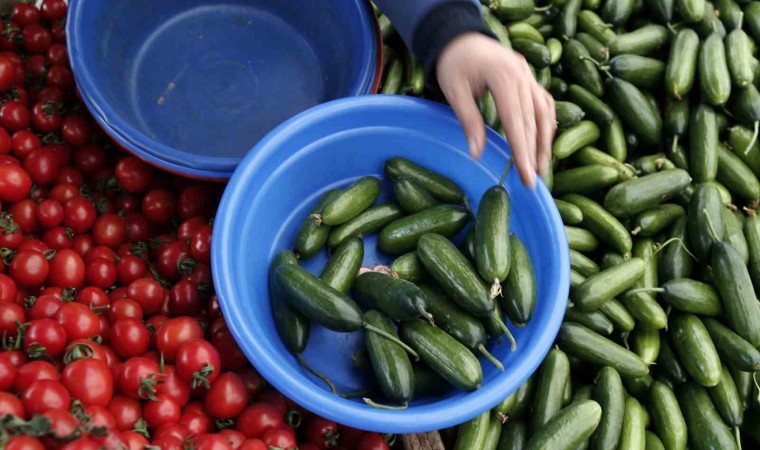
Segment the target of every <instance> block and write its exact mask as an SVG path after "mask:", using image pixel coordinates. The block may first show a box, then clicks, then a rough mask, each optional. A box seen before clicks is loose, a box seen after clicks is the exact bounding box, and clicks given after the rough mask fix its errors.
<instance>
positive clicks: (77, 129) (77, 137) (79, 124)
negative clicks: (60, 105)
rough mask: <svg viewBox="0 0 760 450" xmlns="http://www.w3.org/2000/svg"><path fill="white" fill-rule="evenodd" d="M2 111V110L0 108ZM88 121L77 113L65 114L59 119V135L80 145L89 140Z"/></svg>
mask: <svg viewBox="0 0 760 450" xmlns="http://www.w3.org/2000/svg"><path fill="white" fill-rule="evenodd" d="M0 113H2V110H0ZM90 135H91V130H90V122H89V121H88V120H87V118H86V117H85V116H84V115H82V114H79V113H73V114H67V115H66V116H64V117H63V120H62V121H61V137H63V139H64V140H65V141H66V142H68V143H69V144H71V145H73V146H74V147H80V146H82V145H84V144H86V143H87V141H89V140H90Z"/></svg>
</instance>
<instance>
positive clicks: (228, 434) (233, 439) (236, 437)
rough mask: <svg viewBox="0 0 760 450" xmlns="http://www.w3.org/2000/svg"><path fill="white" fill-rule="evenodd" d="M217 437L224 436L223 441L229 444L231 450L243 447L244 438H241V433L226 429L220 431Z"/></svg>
mask: <svg viewBox="0 0 760 450" xmlns="http://www.w3.org/2000/svg"><path fill="white" fill-rule="evenodd" d="M219 435H220V436H224V437H225V439H227V442H229V444H230V447H232V450H237V449H238V448H240V446H241V445H243V442H244V441H245V436H243V433H241V432H239V431H236V430H232V429H230V428H226V429H224V430H222V431H220V432H219Z"/></svg>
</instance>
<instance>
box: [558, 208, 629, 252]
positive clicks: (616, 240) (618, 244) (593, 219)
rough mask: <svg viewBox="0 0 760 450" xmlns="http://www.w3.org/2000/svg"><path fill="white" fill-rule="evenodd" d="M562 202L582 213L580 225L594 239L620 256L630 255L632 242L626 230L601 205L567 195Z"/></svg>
mask: <svg viewBox="0 0 760 450" xmlns="http://www.w3.org/2000/svg"><path fill="white" fill-rule="evenodd" d="M562 200H565V201H567V202H570V203H572V204H574V205H575V206H577V207H578V208H580V210H581V212H582V213H583V222H581V225H582V226H583V227H584V228H586V229H587V230H589V231H590V232H592V233H594V235H596V237H598V238H599V239H601V240H602V241H604V242H606V243H607V244H608V245H609V246H610V247H611V248H612V249H614V250H615V251H617V252H618V253H621V254H628V253H630V251H631V249H632V248H633V241H632V240H631V235H630V234H629V233H628V230H627V229H626V228H625V226H623V224H622V223H620V221H619V220H618V219H617V218H615V216H613V215H612V214H610V213H609V212H608V211H607V210H606V209H604V208H603V207H602V206H601V205H599V204H598V203H596V202H594V201H593V200H590V199H588V198H586V197H583V196H580V195H576V194H568V195H565V196H563V197H562Z"/></svg>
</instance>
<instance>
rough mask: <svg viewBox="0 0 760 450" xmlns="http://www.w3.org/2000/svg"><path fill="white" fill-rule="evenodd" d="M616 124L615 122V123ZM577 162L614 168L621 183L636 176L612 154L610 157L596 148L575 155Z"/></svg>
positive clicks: (633, 171) (581, 150)
mask: <svg viewBox="0 0 760 450" xmlns="http://www.w3.org/2000/svg"><path fill="white" fill-rule="evenodd" d="M613 123H615V121H613ZM573 159H575V161H576V162H578V163H580V164H581V165H584V166H587V165H592V164H599V165H606V166H609V167H612V168H613V169H615V170H617V171H618V175H619V178H620V180H621V181H624V180H630V179H631V178H633V177H635V176H636V171H635V170H633V168H631V167H629V166H627V165H625V164H623V163H622V162H621V161H620V160H618V159H616V157H614V156H612V155H611V154H610V155H608V154H607V153H604V152H603V151H601V150H599V149H596V148H594V147H584V148H582V149H580V150H578V152H577V153H576V154H575V157H574V158H573Z"/></svg>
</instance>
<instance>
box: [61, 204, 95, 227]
mask: <svg viewBox="0 0 760 450" xmlns="http://www.w3.org/2000/svg"><path fill="white" fill-rule="evenodd" d="M96 216H97V211H96V210H95V205H93V204H92V202H91V201H89V200H87V199H86V198H84V197H74V198H71V199H69V200H68V201H66V204H65V205H64V218H63V224H64V225H65V226H66V227H68V228H71V229H72V230H73V231H74V232H75V233H85V232H87V231H89V230H90V228H92V226H93V225H94V224H95V219H96Z"/></svg>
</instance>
